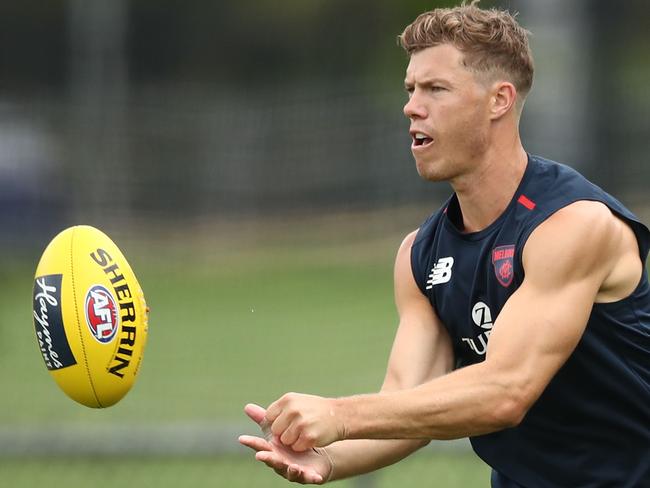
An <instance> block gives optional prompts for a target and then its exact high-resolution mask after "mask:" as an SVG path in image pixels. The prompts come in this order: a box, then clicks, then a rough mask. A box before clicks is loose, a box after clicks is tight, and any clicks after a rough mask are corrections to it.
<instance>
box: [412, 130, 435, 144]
mask: <svg viewBox="0 0 650 488" xmlns="http://www.w3.org/2000/svg"><path fill="white" fill-rule="evenodd" d="M412 137H413V147H419V146H428V145H429V144H431V143H432V142H433V139H432V138H430V137H429V136H428V135H426V134H422V133H421V132H416V133H415V134H413V135H412Z"/></svg>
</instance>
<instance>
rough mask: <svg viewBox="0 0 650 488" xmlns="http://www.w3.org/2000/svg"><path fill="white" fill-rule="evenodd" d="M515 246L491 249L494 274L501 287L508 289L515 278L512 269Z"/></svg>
mask: <svg viewBox="0 0 650 488" xmlns="http://www.w3.org/2000/svg"><path fill="white" fill-rule="evenodd" d="M514 256H515V246H514V245H509V246H499V247H495V248H494V249H492V265H493V266H494V274H495V275H496V277H497V280H499V283H500V284H501V286H505V287H508V286H510V283H512V278H513V277H514V276H515V269H514Z"/></svg>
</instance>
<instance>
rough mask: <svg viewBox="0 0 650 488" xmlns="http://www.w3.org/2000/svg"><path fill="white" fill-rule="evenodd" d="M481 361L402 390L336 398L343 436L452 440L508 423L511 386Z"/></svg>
mask: <svg viewBox="0 0 650 488" xmlns="http://www.w3.org/2000/svg"><path fill="white" fill-rule="evenodd" d="M486 369H487V368H485V366H483V363H481V364H476V365H472V366H468V367H465V368H462V369H460V370H457V371H454V372H453V373H450V374H448V375H445V376H442V377H439V378H436V379H434V380H431V381H429V382H427V383H424V384H422V385H419V386H417V387H415V388H410V389H406V390H401V391H393V392H382V393H379V394H373V395H359V396H354V397H346V398H341V399H339V400H337V401H338V402H339V404H338V408H337V411H338V412H340V416H341V417H340V418H341V421H342V423H343V425H344V426H345V438H346V439H456V438H462V437H467V436H471V435H481V434H486V433H489V432H494V431H496V430H501V429H503V428H506V427H509V426H511V425H512V423H513V419H516V418H517V417H518V415H519V414H518V408H519V405H518V404H517V402H516V398H517V391H516V388H515V387H514V385H513V384H512V383H511V382H510V381H509V380H508V379H507V378H504V377H503V376H499V375H493V374H490V372H489V371H487V370H486Z"/></svg>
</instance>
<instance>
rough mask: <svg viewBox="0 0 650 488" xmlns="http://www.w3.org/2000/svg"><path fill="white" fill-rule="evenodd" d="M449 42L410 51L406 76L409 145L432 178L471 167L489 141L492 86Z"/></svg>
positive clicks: (422, 173) (450, 176)
mask: <svg viewBox="0 0 650 488" xmlns="http://www.w3.org/2000/svg"><path fill="white" fill-rule="evenodd" d="M462 58H463V54H462V52H461V51H459V50H458V49H457V48H455V47H454V46H452V45H450V44H441V45H439V46H434V47H430V48H426V49H423V50H422V51H418V52H416V53H414V54H412V55H411V59H410V62H409V65H408V67H407V69H406V79H405V80H404V83H405V87H406V90H407V92H408V94H409V100H408V102H407V103H406V105H405V106H404V114H405V115H406V116H407V117H408V118H409V120H410V121H411V127H410V133H411V138H412V145H411V151H412V152H413V156H414V158H415V163H416V166H417V170H418V173H419V174H420V176H422V177H423V178H424V179H427V180H431V181H442V180H453V179H454V178H457V177H458V176H462V175H463V174H466V173H468V172H470V171H471V170H472V169H473V168H474V167H475V162H476V161H477V160H478V159H479V158H480V157H481V156H482V155H483V154H484V153H485V152H486V150H487V147H488V144H489V127H490V118H489V111H488V108H489V101H490V93H489V90H488V88H487V87H486V86H485V85H484V84H482V83H480V82H479V81H478V80H477V78H476V76H475V75H474V74H473V73H472V72H471V71H469V70H468V69H467V68H465V67H464V66H463V65H462V64H461V60H462Z"/></svg>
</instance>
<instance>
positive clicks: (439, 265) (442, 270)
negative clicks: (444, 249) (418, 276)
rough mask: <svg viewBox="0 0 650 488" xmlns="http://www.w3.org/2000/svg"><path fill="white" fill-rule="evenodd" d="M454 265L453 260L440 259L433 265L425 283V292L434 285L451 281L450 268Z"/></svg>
mask: <svg viewBox="0 0 650 488" xmlns="http://www.w3.org/2000/svg"><path fill="white" fill-rule="evenodd" d="M453 265H454V258H451V257H449V258H440V259H438V261H436V264H434V265H433V268H432V269H431V273H430V274H429V280H428V281H427V290H430V289H431V288H433V287H434V286H435V285H441V284H443V283H447V282H448V281H449V280H450V279H451V267H452V266H453Z"/></svg>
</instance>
